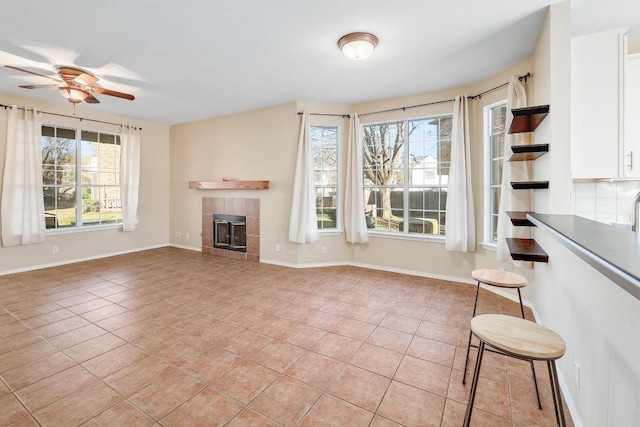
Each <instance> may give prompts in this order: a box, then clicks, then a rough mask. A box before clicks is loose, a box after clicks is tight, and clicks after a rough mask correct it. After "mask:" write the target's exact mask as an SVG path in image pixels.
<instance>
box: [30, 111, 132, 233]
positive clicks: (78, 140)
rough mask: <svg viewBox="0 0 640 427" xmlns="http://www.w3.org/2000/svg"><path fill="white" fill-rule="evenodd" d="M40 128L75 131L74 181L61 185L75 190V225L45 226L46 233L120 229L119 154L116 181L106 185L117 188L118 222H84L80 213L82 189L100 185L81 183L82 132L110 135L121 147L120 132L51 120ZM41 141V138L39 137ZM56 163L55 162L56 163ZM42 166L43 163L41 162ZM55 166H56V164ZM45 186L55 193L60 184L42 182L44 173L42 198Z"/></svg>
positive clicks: (121, 224) (121, 223)
mask: <svg viewBox="0 0 640 427" xmlns="http://www.w3.org/2000/svg"><path fill="white" fill-rule="evenodd" d="M41 126H42V128H44V127H49V128H53V129H54V132H55V133H56V134H57V131H55V130H56V129H65V130H68V131H69V130H71V131H74V133H75V139H74V144H75V152H74V156H75V164H74V167H75V182H74V184H73V185H71V184H69V185H62V186H63V187H64V186H68V187H73V188H74V189H75V191H76V195H75V201H74V202H75V225H71V226H64V227H56V228H46V230H45V232H46V234H47V235H57V234H71V233H82V232H88V231H97V230H106V229H122V227H123V215H122V195H121V193H120V192H121V185H120V182H119V180H120V156H116V159H117V168H116V169H117V174H116V176H115V178H116V181H115V182H116V183H115V184H112V185H108V186H107V187H116V188H117V193H118V195H119V197H118V200H119V201H120V203H119V204H120V214H119V221H118V222H108V223H103V224H84V223H83V220H82V214H83V197H82V196H83V195H82V193H83V189H85V188H91V187H102V186H101V185H91V184H88V185H83V184H82V141H83V139H82V134H83V133H84V132H88V133H95V134H98V135H100V134H105V135H112V136H113V137H114V139H115V140H118V141H119V144H118V145H120V146H121V147H122V141H121V139H120V133H118V132H110V131H105V130H97V129H91V128H84V127H80V126H77V125H74V124H68V123H64V124H60V123H53V122H46V123H42V125H41ZM41 138H44V134H43V135H42V137H41ZM41 141H42V139H41ZM41 150H42V142H41ZM43 161H44V159H43ZM56 165H57V163H56ZM43 166H44V163H43ZM56 167H57V166H56ZM101 171H102V169H99V170H98V171H97V173H98V174H100V173H101ZM47 187H51V188H53V189H54V190H56V191H55V193H56V194H57V188H59V187H60V184H58V183H55V182H54V183H53V184H45V182H44V174H43V181H42V188H43V199H44V188H47ZM57 210H58V207H57V204H56V212H57ZM45 211H46V205H45Z"/></svg>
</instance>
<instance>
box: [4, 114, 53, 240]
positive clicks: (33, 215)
mask: <svg viewBox="0 0 640 427" xmlns="http://www.w3.org/2000/svg"><path fill="white" fill-rule="evenodd" d="M41 138H42V126H41V123H40V117H39V114H38V112H37V111H36V110H28V109H26V108H24V109H23V108H18V107H16V106H12V107H11V108H10V109H9V117H8V121H7V146H6V157H5V164H4V177H3V179H2V202H1V203H2V209H1V213H0V215H1V218H2V245H3V246H13V245H26V244H29V243H40V242H43V241H44V238H45V231H46V226H45V219H44V200H43V192H42V149H41Z"/></svg>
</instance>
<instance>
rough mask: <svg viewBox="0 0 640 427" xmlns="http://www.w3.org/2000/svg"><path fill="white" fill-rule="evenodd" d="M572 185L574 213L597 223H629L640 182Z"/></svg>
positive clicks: (578, 183) (602, 182)
mask: <svg viewBox="0 0 640 427" xmlns="http://www.w3.org/2000/svg"><path fill="white" fill-rule="evenodd" d="M573 185H574V188H573V189H574V195H575V198H574V203H575V206H574V208H575V213H576V215H578V216H581V217H584V218H588V219H592V220H595V221H598V222H604V223H607V224H610V223H612V222H627V223H628V222H631V211H632V210H633V201H634V200H635V198H636V194H638V191H640V181H613V182H608V181H590V182H576V183H574V184H573Z"/></svg>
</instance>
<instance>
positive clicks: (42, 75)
mask: <svg viewBox="0 0 640 427" xmlns="http://www.w3.org/2000/svg"><path fill="white" fill-rule="evenodd" d="M5 67H7V68H11V69H12V70H16V71H22V72H23V73H28V74H33V75H34V76H38V77H45V78H47V79H51V80H55V81H56V82H62V80H60V79H56V78H55V77H51V76H45V75H44V74H40V73H36V72H34V71H29V70H25V69H24V68H20V67H14V66H13V65H5Z"/></svg>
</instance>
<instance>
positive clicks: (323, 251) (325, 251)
mask: <svg viewBox="0 0 640 427" xmlns="http://www.w3.org/2000/svg"><path fill="white" fill-rule="evenodd" d="M326 254H327V247H326V246H323V247H322V255H326Z"/></svg>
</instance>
